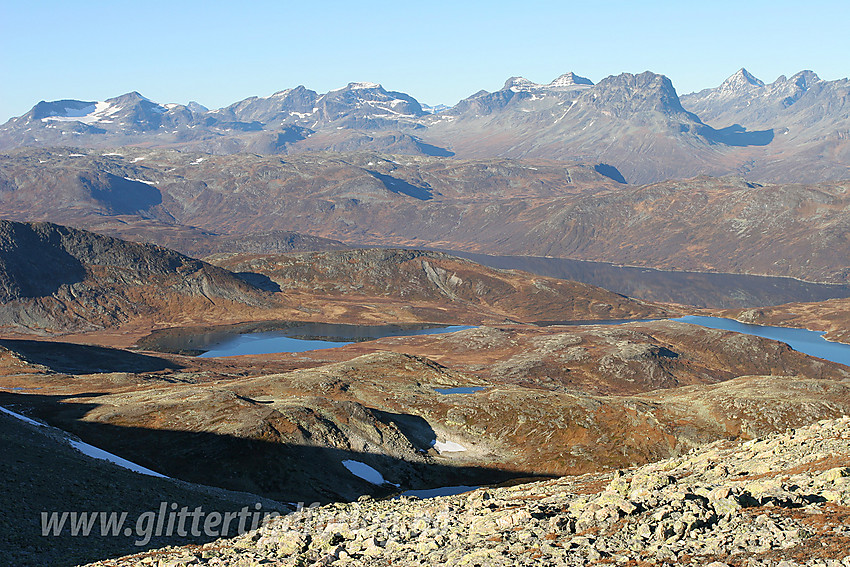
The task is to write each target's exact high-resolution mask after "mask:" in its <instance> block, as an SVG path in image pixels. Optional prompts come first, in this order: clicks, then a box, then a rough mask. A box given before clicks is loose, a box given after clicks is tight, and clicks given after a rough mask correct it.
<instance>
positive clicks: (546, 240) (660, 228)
mask: <svg viewBox="0 0 850 567" xmlns="http://www.w3.org/2000/svg"><path fill="white" fill-rule="evenodd" d="M65 151H68V150H64V151H54V152H48V151H46V150H29V151H27V152H23V153H21V154H19V155H17V156H11V157H7V158H4V159H3V160H0V166H2V167H0V179H2V181H0V182H2V184H3V185H4V187H5V189H6V190H5V191H4V192H3V195H2V198H0V212H3V214H4V215H5V216H6V217H7V218H12V219H19V220H20V219H33V218H35V219H49V220H62V221H63V222H71V223H72V224H76V225H79V226H92V225H93V226H96V227H98V229H99V230H104V231H110V232H111V233H116V234H127V233H130V232H134V231H137V230H138V228H139V227H140V226H147V227H148V228H149V229H150V230H147V231H146V232H145V233H144V234H145V235H146V236H150V237H151V238H156V239H157V241H160V242H163V241H164V242H183V243H184V245H185V242H186V241H187V235H188V233H187V232H186V231H189V233H191V234H201V235H202V234H203V233H204V232H206V233H215V234H213V235H211V236H209V238H210V240H208V241H207V242H204V243H202V244H201V245H199V246H197V248H199V249H200V248H202V249H204V250H207V251H211V250H215V249H221V248H225V247H227V246H233V247H234V248H236V249H241V250H246V246H243V245H240V244H239V243H238V242H235V240H238V239H240V238H245V239H248V240H251V241H253V242H254V243H256V244H255V245H254V244H252V248H248V250H256V251H260V250H261V249H262V248H263V246H264V244H263V243H264V242H267V243H268V248H274V249H275V250H270V251H272V252H274V251H279V249H280V248H281V247H284V248H285V247H286V246H288V244H287V243H286V239H281V238H276V237H274V235H269V231H275V230H282V231H295V232H297V233H301V234H306V235H311V236H319V237H323V238H331V239H337V240H340V241H342V242H345V243H347V244H372V245H382V246H386V245H393V246H405V247H412V248H423V247H433V248H444V249H452V248H454V249H462V250H467V251H474V252H488V253H495V254H515V255H516V254H520V255H538V256H546V255H549V256H555V257H569V258H575V259H583V260H597V261H608V262H615V263H622V264H630V265H639V266H650V267H657V268H662V269H679V270H696V271H700V270H703V271H722V272H735V273H755V274H769V275H779V276H791V277H796V278H801V279H806V280H813V281H824V282H833V283H839V282H845V281H846V278H847V271H846V265H845V264H846V262H845V256H846V254H845V251H846V248H847V245H846V242H845V238H844V234H845V233H846V232H847V226H846V225H847V217H848V215H847V211H846V209H847V206H848V205H847V195H848V193H847V182H831V183H821V184H816V185H758V184H754V183H750V182H747V181H745V180H742V179H740V178H719V179H718V178H707V177H698V178H694V179H690V180H684V181H668V182H663V183H657V184H653V185H648V186H644V187H631V186H624V185H622V184H619V183H616V182H615V181H613V180H611V179H610V178H608V177H605V176H603V175H600V174H599V173H597V172H596V171H595V170H594V169H593V168H592V167H590V166H582V165H564V164H554V163H551V162H548V163H547V162H526V161H512V160H481V161H459V160H444V159H439V158H422V157H418V158H417V157H402V156H380V155H376V154H343V155H340V154H323V155H311V156H309V157H308V156H297V157H292V158H287V159H285V160H281V159H279V158H273V157H262V156H248V155H236V156H221V157H206V158H203V161H200V160H201V158H200V157H198V156H197V155H186V154H180V153H176V152H169V151H162V150H157V151H149V150H130V149H127V150H126V152H125V153H126V155H125V156H123V157H119V156H114V155H105V154H101V153H97V152H87V153H86V155H80V156H77V157H72V156H71V154H66V153H64V152H65ZM122 151H124V150H122ZM140 158H141V159H140ZM40 160H41V161H44V162H45V163H43V164H39V163H38V162H39V161H40ZM126 178H130V179H132V180H135V181H128V180H127V179H126ZM63 180H65V181H63ZM94 180H97V182H96V183H95V181H94ZM114 184H117V185H115V186H114V187H113V185H114ZM125 184H131V185H132V187H130V186H125ZM86 188H87V189H86ZM134 191H137V192H139V195H141V196H145V199H147V200H145V199H142V197H141V196H140V197H138V199H136V198H134V199H135V200H130V201H132V207H136V208H135V209H133V212H131V210H130V208H132V207H130V204H128V203H130V201H128V199H129V198H130V196H132V195H135V193H134ZM116 195H120V196H121V198H120V199H119V198H118V197H117V196H116ZM60 196H61V198H60ZM57 202H58V203H59V204H58V205H57ZM122 204H123V205H122ZM119 205H121V206H125V205H126V206H127V207H130V208H124V209H121V211H123V213H121V214H119V211H118V210H117V209H116V207H118V206H119ZM119 208H120V207H119ZM154 225H155V226H154ZM168 227H172V228H171V229H170V230H172V231H176V232H177V233H180V231H184V234H183V235H182V236H181V235H179V234H178V235H176V236H175V235H174V234H171V233H169V229H168ZM181 227H182V228H181ZM263 234H265V235H266V236H262V235H263ZM216 235H219V236H216ZM222 235H226V236H222ZM202 238H204V237H203V236H202ZM228 239H230V240H228ZM316 244H317V245H318V246H323V247H329V246H332V245H333V243H327V242H317V243H316Z"/></svg>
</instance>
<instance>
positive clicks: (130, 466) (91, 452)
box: [0, 406, 168, 478]
mask: <svg viewBox="0 0 850 567" xmlns="http://www.w3.org/2000/svg"><path fill="white" fill-rule="evenodd" d="M0 412H2V413H5V414H7V415H10V416H12V417H14V418H15V419H19V420H21V421H23V422H25V423H29V424H30V425H35V426H37V427H48V426H47V425H45V424H43V423H39V422H38V421H35V420H34V419H30V418H28V417H26V416H25V415H21V414H19V413H16V412H13V411H11V410H8V409H6V408H4V407H2V406H0ZM58 431H62V430H61V429H60V430H58ZM62 433H63V434H65V435H68V433H66V432H65V431H62ZM67 441H68V444H69V445H71V447H73V448H74V449H76V450H77V451H79V452H81V453H83V454H84V455H88V456H89V457H92V458H95V459H100V460H102V461H109V462H110V463H114V464H116V465H118V466H119V467H121V468H124V469H127V470H131V471H133V472H137V473H139V474H145V475H148V476H155V477H159V478H168V477H167V476H165V475H164V474H160V473H158V472H155V471H152V470H150V469H146V468H145V467H143V466H141V465H137V464H136V463H133V462H130V461H128V460H127V459H122V458H121V457H119V456H118V455H113V454H112V453H109V452H107V451H104V450H103V449H98V448H97V447H95V446H93V445H89V444H88V443H83V442H82V441H77V440H76V439H71V438H68V439H67Z"/></svg>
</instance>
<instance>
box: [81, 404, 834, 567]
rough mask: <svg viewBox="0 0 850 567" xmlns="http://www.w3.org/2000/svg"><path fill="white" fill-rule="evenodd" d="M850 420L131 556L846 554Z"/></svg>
mask: <svg viewBox="0 0 850 567" xmlns="http://www.w3.org/2000/svg"><path fill="white" fill-rule="evenodd" d="M848 465H850V418H848V417H843V418H840V419H835V420H829V421H821V422H818V423H816V424H813V425H810V426H807V427H803V428H800V429H797V430H788V431H786V432H785V433H779V434H774V435H770V436H768V437H764V438H760V439H754V440H751V441H748V442H746V443H743V444H741V445H731V444H729V443H724V442H718V443H714V444H712V445H709V446H706V447H703V448H700V449H697V450H695V451H692V452H691V453H689V454H687V455H685V456H683V457H680V458H675V459H668V460H665V461H661V462H658V463H654V464H650V465H645V466H642V467H639V468H635V469H630V470H626V471H617V472H614V473H609V474H604V475H584V476H579V477H564V478H561V479H557V480H550V481H544V482H537V483H531V484H522V485H517V486H512V487H507V488H490V489H479V490H476V491H474V492H471V493H468V494H462V495H459V496H452V497H442V498H434V499H430V500H422V501H419V500H417V499H415V498H401V499H398V500H387V501H375V500H362V501H360V502H356V503H350V504H334V505H329V506H324V507H321V508H314V509H305V510H302V511H300V512H297V513H294V514H291V515H288V516H283V517H281V518H276V519H273V520H271V521H270V522H269V523H267V524H266V525H264V526H263V527H262V528H260V529H259V530H257V531H254V532H250V533H248V534H246V535H244V536H240V537H237V538H235V539H232V540H229V541H222V540H220V541H217V542H213V543H210V544H206V545H203V546H200V547H192V548H170V549H163V550H160V551H157V552H154V553H147V554H143V555H141V556H133V557H128V558H123V559H118V560H109V561H103V562H99V563H96V564H93V565H100V566H111V567H117V566H128V565H140V564H143V565H210V566H213V565H217V566H236V565H239V566H253V565H370V566H372V565H535V566H538V565H552V566H556V565H558V566H560V565H563V566H569V565H592V564H617V565H651V564H666V565H669V564H674V563H675V564H693V565H711V566H712V567H722V566H724V565H749V566H756V565H759V566H761V565H765V566H767V565H771V566H776V565H780V566H782V567H792V566H794V565H812V566H814V565H825V566H834V567H841V566H846V565H850V526H848V519H850V466H848Z"/></svg>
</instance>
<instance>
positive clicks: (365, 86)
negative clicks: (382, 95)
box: [348, 82, 381, 90]
mask: <svg viewBox="0 0 850 567" xmlns="http://www.w3.org/2000/svg"><path fill="white" fill-rule="evenodd" d="M348 88H349V89H352V90H353V89H380V88H381V85H380V84H379V83H368V82H363V83H348Z"/></svg>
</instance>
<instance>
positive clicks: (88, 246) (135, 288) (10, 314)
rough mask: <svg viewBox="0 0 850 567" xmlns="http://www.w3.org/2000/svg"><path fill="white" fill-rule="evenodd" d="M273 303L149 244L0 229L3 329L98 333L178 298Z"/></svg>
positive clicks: (35, 227)
mask: <svg viewBox="0 0 850 567" xmlns="http://www.w3.org/2000/svg"><path fill="white" fill-rule="evenodd" d="M181 297H182V298H186V299H196V300H197V299H200V300H203V301H208V302H213V303H214V302H215V300H217V299H218V300H224V301H227V302H236V303H241V304H245V305H250V306H261V305H264V304H267V303H268V302H269V300H268V297H267V296H266V294H264V293H263V292H262V291H260V290H259V289H256V288H254V287H253V286H250V285H248V284H246V283H245V282H243V281H242V280H240V279H239V278H237V277H236V276H234V275H233V274H231V273H230V272H227V271H226V270H223V269H221V268H216V267H214V266H210V265H209V264H206V263H204V262H201V261H200V260H194V259H192V258H188V257H186V256H183V255H182V254H179V253H177V252H174V251H171V250H167V249H165V248H160V247H158V246H153V245H149V244H135V243H131V242H125V241H123V240H118V239H116V238H110V237H107V236H102V235H99V234H95V233H91V232H87V231H83V230H77V229H73V228H68V227H64V226H59V225H55V224H50V223H18V222H11V221H0V325H5V326H7V327H13V328H17V329H19V330H26V329H30V330H33V329H41V330H63V329H66V330H67V329H73V328H81V329H84V328H98V327H103V326H109V325H112V324H116V323H120V322H122V321H125V320H127V319H128V318H130V317H132V316H134V315H139V314H154V313H157V312H158V311H160V310H162V309H163V308H165V307H166V306H167V305H168V303H169V302H172V301H175V300H179V298H181Z"/></svg>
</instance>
